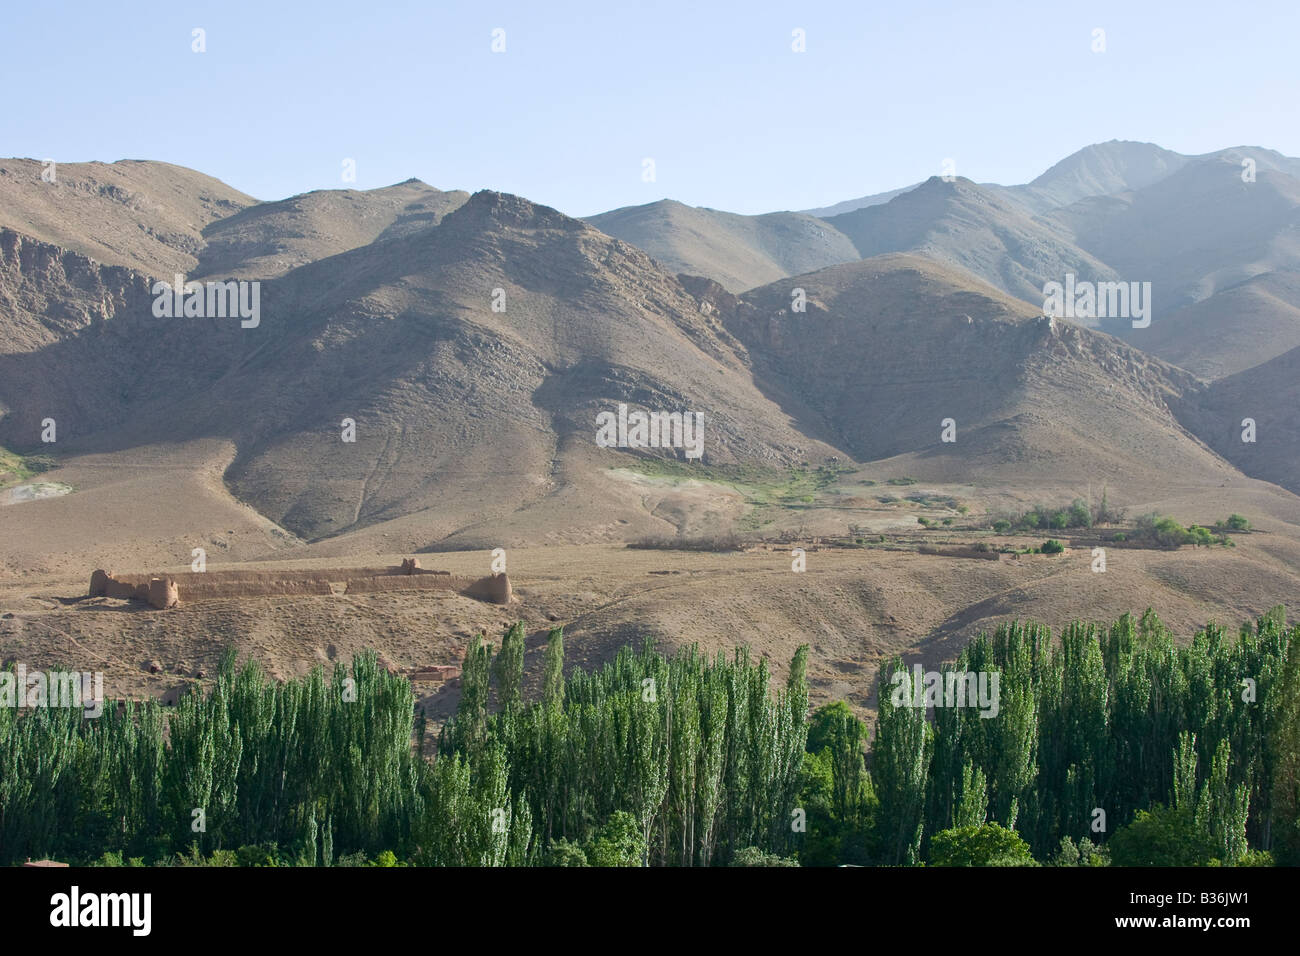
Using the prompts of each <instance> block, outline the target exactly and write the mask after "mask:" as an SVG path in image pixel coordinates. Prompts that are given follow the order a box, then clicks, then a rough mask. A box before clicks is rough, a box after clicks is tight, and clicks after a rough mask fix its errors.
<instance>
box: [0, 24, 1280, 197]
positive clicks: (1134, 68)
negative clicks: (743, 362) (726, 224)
mask: <svg viewBox="0 0 1300 956" xmlns="http://www.w3.org/2000/svg"><path fill="white" fill-rule="evenodd" d="M284 6H287V5H286V4H281V3H278V2H275V0H263V2H256V3H246V2H240V0H220V2H215V3H185V2H177V0H164V2H156V3H155V2H140V3H105V2H102V0H95V2H77V3H50V2H33V3H27V2H17V0H7V2H6V3H5V7H4V10H3V14H2V15H0V79H3V81H4V89H5V92H6V94H7V95H6V101H7V105H6V107H5V110H4V116H3V123H2V124H0V155H6V156H29V157H32V158H35V159H43V158H46V157H52V158H54V159H56V160H58V161H61V162H74V161H83V160H90V159H98V160H105V161H111V160H115V159H123V158H132V159H158V160H165V161H167V162H172V163H178V164H181V165H184V166H191V167H193V168H195V169H199V170H201V171H203V172H206V173H209V174H210V175H213V176H216V177H218V178H219V179H222V180H224V181H226V182H228V183H229V184H231V185H232V186H234V187H236V188H238V189H241V190H243V191H245V192H247V193H251V194H252V195H253V196H256V197H258V198H259V199H278V198H282V197H284V196H288V195H291V194H294V193H299V192H305V191H307V190H310V189H319V188H338V187H341V186H344V185H347V184H345V183H343V182H342V181H341V170H342V162H343V160H344V159H345V158H353V159H355V160H356V164H357V165H356V182H355V184H353V185H354V186H355V187H356V188H363V189H364V188H371V187H375V186H383V185H387V184H390V183H394V182H399V181H401V180H403V179H407V178H409V177H411V176H415V177H418V178H420V179H423V180H424V181H425V182H428V183H431V184H432V185H435V186H438V187H441V188H445V189H452V188H460V189H468V190H471V191H472V190H475V189H480V188H484V187H488V188H492V189H499V190H504V191H508V192H515V193H519V194H521V195H523V196H527V197H528V198H530V199H533V200H535V201H538V202H543V203H546V204H548V205H552V206H556V207H558V208H559V209H561V210H563V211H564V212H567V213H570V214H574V215H588V214H592V213H595V212H600V211H604V210H606V209H612V208H614V207H617V206H626V205H634V204H639V203H644V202H651V201H653V200H656V199H659V198H662V197H665V196H668V197H672V198H674V199H679V200H681V201H683V202H687V203H690V204H692V205H703V206H711V207H714V208H718V209H729V210H734V211H737V212H751V213H752V212H766V211H770V210H774V209H802V208H809V207H813V206H823V205H829V204H831V203H834V202H838V201H840V200H844V199H850V198H853V197H856V196H861V195H865V194H868V193H872V192H879V191H882V190H885V189H891V188H894V187H897V186H903V185H907V184H909V183H912V182H915V181H917V180H918V179H923V178H925V177H927V176H930V175H935V174H938V173H940V172H941V169H940V165H941V163H942V162H943V160H944V159H945V158H948V157H951V158H953V159H954V160H955V162H956V171H957V173H958V175H962V176H969V177H970V178H972V179H975V180H977V181H993V182H1001V183H1019V182H1026V181H1028V180H1030V179H1032V178H1033V177H1034V176H1036V175H1038V174H1039V173H1041V172H1042V171H1043V170H1044V169H1046V168H1047V167H1048V166H1050V165H1051V164H1052V163H1054V162H1055V161H1057V160H1058V159H1060V158H1062V157H1064V156H1065V155H1067V154H1069V153H1071V152H1073V151H1074V150H1076V149H1078V148H1080V147H1082V146H1085V145H1087V144H1089V143H1093V142H1101V141H1105V140H1109V139H1137V140H1144V141H1150V142H1155V143H1159V144H1160V145H1162V146H1166V147H1168V148H1170V149H1175V150H1178V151H1180V152H1188V153H1199V152H1207V151H1210V150H1213V149H1219V148H1222V147H1226V146H1238V145H1249V146H1266V147H1271V148H1274V149H1277V150H1279V151H1281V152H1283V153H1287V154H1288V155H1293V156H1294V155H1300V122H1298V120H1300V106H1298V105H1297V104H1300V69H1298V68H1297V65H1296V53H1295V51H1296V48H1297V43H1298V42H1300V3H1297V2H1296V0H1280V2H1271V3H1257V4H1251V3H1223V2H1214V3H1210V2H1202V0H1183V2H1166V3H1142V2H1140V0H1124V2H1119V3H1110V2H1090V3H1072V2H1052V0H1044V2H1042V3H1038V4H1033V3H1007V2H969V3H947V2H906V0H905V2H903V3H876V2H863V0H843V2H807V0H799V2H790V3H774V2H762V0H751V2H740V3H707V2H705V0H696V2H666V0H659V2H653V3H619V2H617V0H605V2H591V3H576V2H563V0H559V2H557V0H547V2H536V0H535V2H531V3H493V2H462V3H445V2H443V3H439V2H423V3H417V2H409V3H406V2H393V3H386V2H382V0H376V2H352V0H348V2H337V0H319V2H314V3H303V4H298V5H293V6H297V7H299V9H300V12H290V11H288V10H285V9H283V7H284ZM1134 8H1139V9H1134ZM195 27H202V28H203V29H204V30H206V44H207V51H206V52H205V53H202V54H198V53H194V52H192V50H191V44H192V38H191V30H192V29H193V28H195ZM498 27H500V28H503V29H504V30H505V40H506V50H505V52H504V53H500V54H494V53H493V52H492V50H491V45H492V31H493V29H494V28H498ZM1097 27H1100V28H1103V29H1104V30H1105V31H1106V34H1105V37H1106V51H1105V52H1104V53H1094V52H1092V43H1093V38H1092V31H1093V29H1094V28H1097ZM795 28H802V29H803V30H805V31H806V36H807V52H805V53H794V52H793V51H792V50H791V43H792V31H793V30H794V29H795ZM647 157H650V158H653V159H654V160H655V172H656V181H655V182H644V181H643V180H642V160H643V159H644V158H647Z"/></svg>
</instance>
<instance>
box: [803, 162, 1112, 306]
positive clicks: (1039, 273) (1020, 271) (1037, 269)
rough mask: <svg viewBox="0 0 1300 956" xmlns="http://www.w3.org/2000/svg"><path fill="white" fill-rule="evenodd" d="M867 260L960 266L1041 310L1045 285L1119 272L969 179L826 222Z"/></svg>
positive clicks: (935, 183)
mask: <svg viewBox="0 0 1300 956" xmlns="http://www.w3.org/2000/svg"><path fill="white" fill-rule="evenodd" d="M828 221H829V222H830V223H831V225H833V226H835V227H836V228H837V229H839V230H840V231H841V232H843V233H844V234H845V235H846V236H848V237H849V238H850V239H852V240H853V243H854V245H855V246H856V247H857V249H858V251H859V252H860V253H861V254H862V256H863V258H869V257H871V256H877V255H884V254H886V253H891V252H910V253H915V254H917V255H921V256H925V257H926V258H929V259H933V260H935V261H937V262H940V263H946V264H949V265H954V266H959V267H961V268H963V269H965V270H967V271H968V272H970V273H972V274H973V275H975V276H978V277H979V278H981V279H983V280H984V281H985V282H987V283H989V284H990V285H993V286H995V287H997V288H999V289H1001V290H1002V291H1004V292H1007V293H1010V294H1011V295H1013V296H1016V297H1017V298H1019V299H1023V300H1025V301H1026V302H1031V303H1032V302H1037V303H1039V304H1040V305H1039V308H1040V310H1041V303H1042V301H1043V284H1044V283H1045V282H1047V281H1048V280H1055V281H1058V282H1059V281H1061V280H1062V279H1063V278H1064V276H1065V274H1066V273H1073V274H1074V275H1076V276H1078V277H1079V278H1080V279H1089V280H1094V281H1095V280H1107V279H1111V278H1113V277H1114V272H1113V270H1112V269H1111V268H1110V267H1109V266H1108V265H1106V264H1105V263H1104V262H1102V261H1100V260H1099V259H1097V258H1094V257H1093V256H1091V255H1089V254H1088V253H1086V252H1084V251H1083V250H1082V249H1080V248H1078V247H1077V246H1075V245H1073V244H1072V242H1071V239H1070V236H1069V233H1068V232H1067V231H1066V230H1065V229H1063V228H1061V227H1060V226H1058V225H1055V224H1053V223H1050V222H1046V221H1043V220H1038V219H1034V218H1031V216H1030V215H1029V214H1028V213H1027V212H1026V211H1025V210H1023V209H1022V208H1021V207H1019V206H1018V205H1016V204H1015V203H1013V202H1011V201H1008V200H1007V199H1006V198H1004V197H1002V196H999V195H998V194H997V193H995V192H994V191H993V190H990V189H987V188H985V187H982V186H978V185H976V184H975V183H973V182H971V181H970V180H969V179H962V178H960V177H958V178H956V179H955V180H954V181H953V182H944V181H943V180H942V179H941V178H939V177H937V176H936V177H933V178H931V179H929V180H927V181H926V182H925V183H923V184H922V185H921V186H918V187H917V188H916V189H913V190H912V191H910V192H906V193H903V194H902V195H901V196H898V197H896V198H895V199H892V200H890V201H889V202H888V203H885V204H884V205H880V206H871V207H868V208H866V209H859V210H857V211H856V212H850V213H846V214H845V215H842V216H835V217H833V218H831V219H830V220H828Z"/></svg>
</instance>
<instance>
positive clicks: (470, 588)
mask: <svg viewBox="0 0 1300 956" xmlns="http://www.w3.org/2000/svg"><path fill="white" fill-rule="evenodd" d="M408 562H413V564H411V563H408ZM426 590H436V591H454V592H456V593H458V594H463V595H465V596H466V597H472V598H476V599H477V600H480V601H489V602H491V603H494V604H508V603H509V602H510V600H511V596H512V591H511V587H510V580H509V579H508V578H507V577H506V576H505V575H504V574H496V575H491V576H490V577H486V578H479V579H477V580H475V579H473V578H468V577H463V576H460V575H454V574H450V573H449V572H446V571H432V570H428V569H422V568H420V567H419V562H418V560H416V559H414V558H409V559H407V560H406V561H403V563H402V566H401V567H388V568H338V569H333V568H329V569H319V568H318V569H311V570H303V571H292V570H283V571H280V570H268V571H248V570H242V571H204V572H194V571H189V572H183V573H180V574H175V575H170V576H168V577H166V578H159V577H156V576H152V575H148V574H123V575H113V574H111V573H109V572H107V571H103V570H97V571H95V573H94V574H92V575H91V577H90V596H91V597H101V596H102V597H111V598H121V599H137V600H141V601H147V602H148V603H149V604H151V605H152V606H153V607H157V608H165V607H172V606H174V605H175V604H177V603H178V602H179V601H181V600H184V601H206V600H218V599H231V598H235V599H238V598H248V597H282V596H285V597H293V596H311V595H318V596H328V595H330V594H339V593H347V594H365V593H369V592H375V591H426Z"/></svg>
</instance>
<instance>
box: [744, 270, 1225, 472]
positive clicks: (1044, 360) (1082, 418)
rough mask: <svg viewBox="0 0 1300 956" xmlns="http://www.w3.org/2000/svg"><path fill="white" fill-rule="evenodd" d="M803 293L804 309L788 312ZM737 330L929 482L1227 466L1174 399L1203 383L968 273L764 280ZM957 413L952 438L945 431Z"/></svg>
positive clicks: (772, 365)
mask: <svg viewBox="0 0 1300 956" xmlns="http://www.w3.org/2000/svg"><path fill="white" fill-rule="evenodd" d="M792 287H800V288H803V289H804V291H805V294H806V295H807V311H806V312H804V313H798V312H793V311H792V310H791V291H790V290H791V288H792ZM727 327H728V328H729V329H730V330H731V331H732V332H734V333H735V334H736V336H737V337H738V338H739V339H740V340H741V341H742V342H744V343H745V345H746V346H747V347H748V348H749V350H750V352H751V354H752V355H753V356H754V358H755V361H756V362H758V363H760V364H758V365H756V369H757V370H758V371H759V374H760V375H761V376H762V377H763V378H764V379H765V380H768V381H779V382H781V383H783V384H784V385H785V386H786V388H787V389H788V390H789V391H790V392H791V393H793V394H795V395H798V396H799V397H801V398H802V399H803V400H804V401H805V402H806V404H807V405H808V406H809V407H811V408H813V409H815V410H817V411H818V412H820V413H821V415H822V420H823V421H824V422H825V423H826V427H827V428H828V429H829V433H830V434H831V435H833V436H834V437H833V441H834V442H835V443H836V444H840V445H841V446H842V447H845V448H847V449H848V450H849V451H850V453H851V454H852V455H853V456H854V458H855V459H857V460H859V461H874V460H878V459H884V458H889V457H891V456H896V455H900V454H904V453H913V454H914V455H915V456H916V469H918V470H917V471H916V473H917V474H919V475H920V476H921V477H926V478H930V479H932V480H946V481H966V480H973V479H976V478H980V479H987V478H991V477H994V476H998V477H1001V478H1004V479H1005V478H1012V477H1015V478H1026V477H1028V476H1038V477H1039V478H1042V479H1047V478H1050V476H1052V475H1058V476H1059V475H1062V474H1074V475H1076V476H1089V477H1092V478H1096V479H1107V480H1110V481H1111V482H1112V483H1114V484H1130V483H1131V484H1133V485H1137V484H1140V483H1141V482H1142V481H1148V480H1151V479H1152V478H1153V477H1154V476H1155V475H1156V474H1157V472H1158V470H1159V469H1164V468H1174V469H1176V470H1177V471H1178V472H1179V473H1180V474H1181V475H1183V476H1185V477H1190V476H1192V475H1199V476H1202V477H1208V476H1211V475H1220V474H1226V473H1227V472H1228V471H1229V470H1230V469H1228V467H1227V465H1226V463H1225V462H1223V461H1221V460H1219V459H1218V458H1217V457H1216V456H1214V455H1213V454H1211V453H1210V452H1209V451H1208V450H1207V449H1205V448H1204V447H1203V446H1202V445H1201V444H1200V443H1199V442H1197V441H1196V440H1194V439H1193V438H1191V436H1190V435H1188V433H1187V432H1186V431H1184V430H1183V429H1182V428H1181V427H1180V426H1179V425H1178V423H1177V421H1176V420H1175V419H1174V417H1173V415H1172V414H1171V412H1170V410H1169V407H1168V403H1169V402H1170V401H1171V400H1172V399H1173V398H1175V397H1176V396H1177V395H1178V394H1180V392H1181V391H1182V390H1183V389H1185V388H1188V387H1190V386H1191V385H1192V384H1193V383H1194V380H1193V379H1192V377H1191V376H1189V375H1187V374H1186V373H1185V372H1182V371H1180V370H1178V369H1175V368H1173V367H1172V366H1169V365H1166V364H1165V363H1163V362H1161V361H1159V360H1158V359H1152V358H1149V357H1147V356H1145V355H1143V354H1142V353H1141V352H1139V351H1138V350H1137V349H1135V348H1133V347H1131V346H1128V345H1125V344H1124V343H1122V342H1120V341H1119V340H1117V339H1114V338H1111V337H1110V336H1108V335H1104V334H1102V333H1097V332H1093V331H1090V330H1088V329H1084V328H1082V327H1080V326H1077V325H1074V324H1072V323H1069V322H1065V321H1062V320H1050V319H1048V318H1046V317H1045V316H1043V315H1041V314H1038V313H1036V311H1035V310H1034V309H1033V308H1032V307H1031V306H1028V305H1026V304H1024V303H1022V302H1019V301H1017V300H1016V299H1014V298H1011V297H1010V296H1007V295H1005V294H1004V293H1001V292H999V291H997V290H995V289H993V288H991V287H988V286H985V285H983V284H981V283H978V282H975V281H972V280H971V279H970V278H969V276H968V275H967V274H965V273H963V272H961V271H958V270H954V269H952V268H947V267H944V266H941V265H938V264H936V263H934V262H931V261H929V260H926V259H924V258H921V257H917V256H905V255H890V256H881V257H879V258H873V259H868V260H864V261H862V262H855V263H849V264H845V265H840V266H833V267H831V268H828V269H823V270H822V271H820V272H817V273H813V274H811V275H806V276H798V277H795V278H792V279H788V280H785V281H783V282H779V283H774V284H773V285H770V286H766V287H764V288H762V289H756V290H754V291H753V292H751V293H749V294H747V295H746V296H744V298H743V304H742V306H741V307H740V308H739V309H738V310H737V312H736V314H735V317H734V318H733V319H732V320H730V321H728V323H727ZM946 419H952V420H953V421H954V422H955V428H956V440H955V441H954V442H944V441H942V440H941V439H942V435H941V433H942V431H943V423H944V421H945V420H946Z"/></svg>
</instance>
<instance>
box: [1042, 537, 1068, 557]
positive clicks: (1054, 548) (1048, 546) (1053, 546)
mask: <svg viewBox="0 0 1300 956" xmlns="http://www.w3.org/2000/svg"><path fill="white" fill-rule="evenodd" d="M1039 550H1040V551H1042V553H1043V554H1060V553H1061V552H1062V551H1064V550H1065V545H1063V544H1061V542H1059V541H1057V540H1056V539H1055V538H1048V539H1047V540H1046V541H1044V542H1043V546H1042V548H1040V549H1039Z"/></svg>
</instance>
